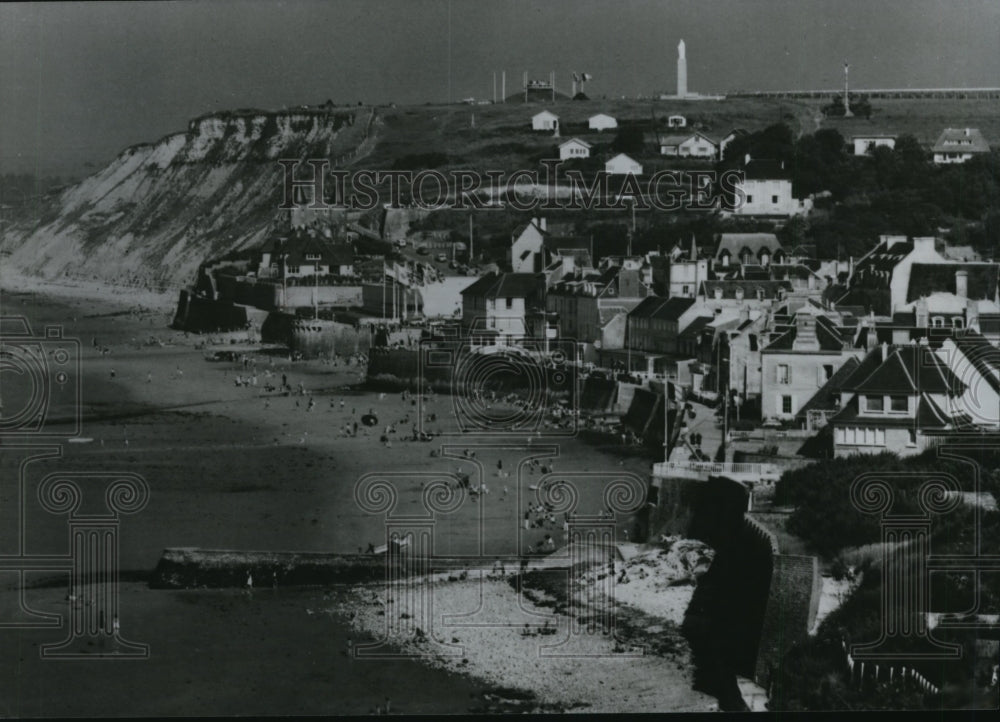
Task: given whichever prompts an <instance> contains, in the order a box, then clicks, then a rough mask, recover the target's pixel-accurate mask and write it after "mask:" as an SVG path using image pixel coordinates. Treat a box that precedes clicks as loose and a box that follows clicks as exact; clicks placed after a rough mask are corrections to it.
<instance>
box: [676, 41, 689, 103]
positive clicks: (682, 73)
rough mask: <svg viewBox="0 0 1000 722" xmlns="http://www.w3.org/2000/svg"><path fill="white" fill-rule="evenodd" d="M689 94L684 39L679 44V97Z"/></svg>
mask: <svg viewBox="0 0 1000 722" xmlns="http://www.w3.org/2000/svg"><path fill="white" fill-rule="evenodd" d="M687 94H688V66H687V57H686V56H685V54H684V41H683V40H681V41H680V42H679V43H678V44H677V97H678V98H684V97H686V96H687Z"/></svg>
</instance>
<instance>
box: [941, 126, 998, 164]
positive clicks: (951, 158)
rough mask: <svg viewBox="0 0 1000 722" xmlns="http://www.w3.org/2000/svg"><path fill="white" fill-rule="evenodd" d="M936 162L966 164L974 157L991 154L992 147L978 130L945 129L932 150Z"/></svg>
mask: <svg viewBox="0 0 1000 722" xmlns="http://www.w3.org/2000/svg"><path fill="white" fill-rule="evenodd" d="M931 152H932V153H933V154H934V162H935V163H938V164H944V163H965V162H966V161H967V160H969V159H971V158H973V157H974V156H977V155H981V154H983V153H989V152H990V146H989V145H988V144H987V143H986V139H985V138H983V134H982V133H981V132H979V129H978V128H945V129H944V130H943V131H941V135H940V136H938V139H937V142H936V143H935V144H934V147H933V148H931Z"/></svg>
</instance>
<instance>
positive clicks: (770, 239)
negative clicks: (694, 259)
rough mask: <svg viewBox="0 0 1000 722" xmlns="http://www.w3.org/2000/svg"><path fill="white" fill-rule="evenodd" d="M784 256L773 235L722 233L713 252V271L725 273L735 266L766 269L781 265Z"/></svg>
mask: <svg viewBox="0 0 1000 722" xmlns="http://www.w3.org/2000/svg"><path fill="white" fill-rule="evenodd" d="M785 257H786V254H785V249H784V248H782V246H781V241H779V240H778V237H777V236H776V235H774V234H773V233H723V234H721V235H720V236H719V246H718V248H716V250H715V270H717V271H721V272H725V271H726V270H728V269H731V268H732V267H734V266H735V265H736V264H741V265H747V264H754V265H759V266H763V267H765V268H766V267H767V266H768V265H769V264H771V263H783V262H784V260H785Z"/></svg>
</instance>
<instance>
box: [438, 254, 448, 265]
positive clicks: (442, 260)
mask: <svg viewBox="0 0 1000 722" xmlns="http://www.w3.org/2000/svg"><path fill="white" fill-rule="evenodd" d="M437 260H438V263H445V262H446V261H447V260H448V254H447V253H439V254H437Z"/></svg>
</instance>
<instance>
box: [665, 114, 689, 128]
mask: <svg viewBox="0 0 1000 722" xmlns="http://www.w3.org/2000/svg"><path fill="white" fill-rule="evenodd" d="M687 124H688V121H687V118H685V117H684V116H683V115H668V116H667V127H668V128H687Z"/></svg>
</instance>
